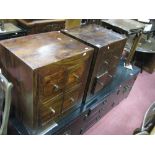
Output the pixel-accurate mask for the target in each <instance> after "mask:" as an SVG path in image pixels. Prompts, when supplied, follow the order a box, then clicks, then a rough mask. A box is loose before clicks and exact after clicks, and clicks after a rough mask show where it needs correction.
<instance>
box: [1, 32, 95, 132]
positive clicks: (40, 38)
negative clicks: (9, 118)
mask: <svg viewBox="0 0 155 155" xmlns="http://www.w3.org/2000/svg"><path fill="white" fill-rule="evenodd" d="M92 53H93V48H91V47H89V46H87V45H85V44H82V43H81V42H79V41H77V40H75V39H72V38H70V37H68V36H65V35H64V34H62V33H60V32H49V33H41V34H36V35H29V36H25V37H20V38H16V39H10V40H5V41H1V45H0V61H1V63H2V71H3V74H4V75H5V76H6V77H7V78H8V80H10V81H11V82H12V83H13V85H14V87H13V105H14V106H15V113H16V115H17V116H16V117H17V118H18V119H20V120H21V121H22V122H23V123H24V125H25V126H26V127H27V128H30V129H32V130H33V129H38V128H44V127H46V125H50V124H51V122H52V121H53V120H55V119H57V118H58V117H59V116H61V115H63V114H64V113H65V112H66V111H67V110H68V109H70V108H71V107H73V106H74V105H75V104H80V103H81V100H82V97H83V92H84V88H85V84H86V80H87V75H88V71H89V68H90V63H91V59H92Z"/></svg>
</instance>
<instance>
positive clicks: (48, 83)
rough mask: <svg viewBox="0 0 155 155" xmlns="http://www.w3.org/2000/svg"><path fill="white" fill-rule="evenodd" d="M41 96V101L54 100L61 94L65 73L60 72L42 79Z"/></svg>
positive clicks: (40, 85) (40, 84)
mask: <svg viewBox="0 0 155 155" xmlns="http://www.w3.org/2000/svg"><path fill="white" fill-rule="evenodd" d="M39 81H40V83H39V92H40V94H39V96H40V99H41V100H44V99H48V97H50V98H52V97H54V96H56V95H58V94H60V93H61V92H62V90H63V88H64V85H65V80H64V71H59V72H56V73H54V74H51V75H46V76H44V77H40V79H39Z"/></svg>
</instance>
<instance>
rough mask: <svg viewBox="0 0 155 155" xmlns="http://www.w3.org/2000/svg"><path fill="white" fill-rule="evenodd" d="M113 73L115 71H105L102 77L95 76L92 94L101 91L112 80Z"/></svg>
mask: <svg viewBox="0 0 155 155" xmlns="http://www.w3.org/2000/svg"><path fill="white" fill-rule="evenodd" d="M114 73H115V69H112V70H111V71H108V70H107V71H105V72H104V73H103V74H102V75H100V76H97V77H96V79H95V83H94V87H93V89H92V93H93V94H95V93H97V92H98V91H100V90H101V89H103V88H104V87H105V86H106V85H107V84H108V83H109V82H110V81H111V80H112V78H113V75H114Z"/></svg>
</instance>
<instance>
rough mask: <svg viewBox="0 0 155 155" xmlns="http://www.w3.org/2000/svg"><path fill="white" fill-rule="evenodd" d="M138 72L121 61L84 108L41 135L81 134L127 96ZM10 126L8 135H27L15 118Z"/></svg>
mask: <svg viewBox="0 0 155 155" xmlns="http://www.w3.org/2000/svg"><path fill="white" fill-rule="evenodd" d="M139 72H140V69H139V68H137V67H135V66H133V70H128V69H126V68H124V62H123V61H122V62H121V63H120V64H119V66H118V67H117V72H116V74H115V78H113V80H112V81H111V82H110V84H109V85H108V86H107V87H105V89H103V90H102V91H100V92H98V93H97V94H96V96H94V97H93V98H92V100H90V101H89V102H87V103H86V105H85V106H84V107H79V108H76V109H74V110H72V111H71V112H70V113H69V114H67V115H66V116H65V117H63V118H62V119H60V120H59V121H58V122H57V126H53V128H51V129H49V130H47V131H46V132H44V133H43V134H48V135H49V134H65V135H67V134H71V135H79V134H83V133H84V132H85V131H87V130H88V129H89V128H90V127H91V126H92V125H94V124H95V123H96V122H97V121H98V120H100V119H101V118H102V117H104V116H105V114H106V113H107V112H109V111H110V110H111V109H112V108H114V107H115V106H116V105H117V104H119V103H120V102H121V101H122V100H123V99H124V98H126V97H127V96H128V94H129V93H130V90H131V89H132V86H133V84H134V81H135V79H136V78H137V75H138V73H139ZM114 119H115V118H114ZM10 124H12V128H10V132H9V134H29V132H28V130H26V129H25V128H24V126H23V125H22V123H21V122H19V121H17V120H16V119H15V118H13V117H12V119H11V123H10Z"/></svg>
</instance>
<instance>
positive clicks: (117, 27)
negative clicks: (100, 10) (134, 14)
mask: <svg viewBox="0 0 155 155" xmlns="http://www.w3.org/2000/svg"><path fill="white" fill-rule="evenodd" d="M102 25H103V26H106V27H107V28H110V29H113V30H114V31H116V32H119V33H123V34H126V35H131V34H136V33H138V32H139V31H140V30H143V29H144V27H145V25H144V24H143V23H140V22H138V21H135V20H132V19H103V20H102Z"/></svg>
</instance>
